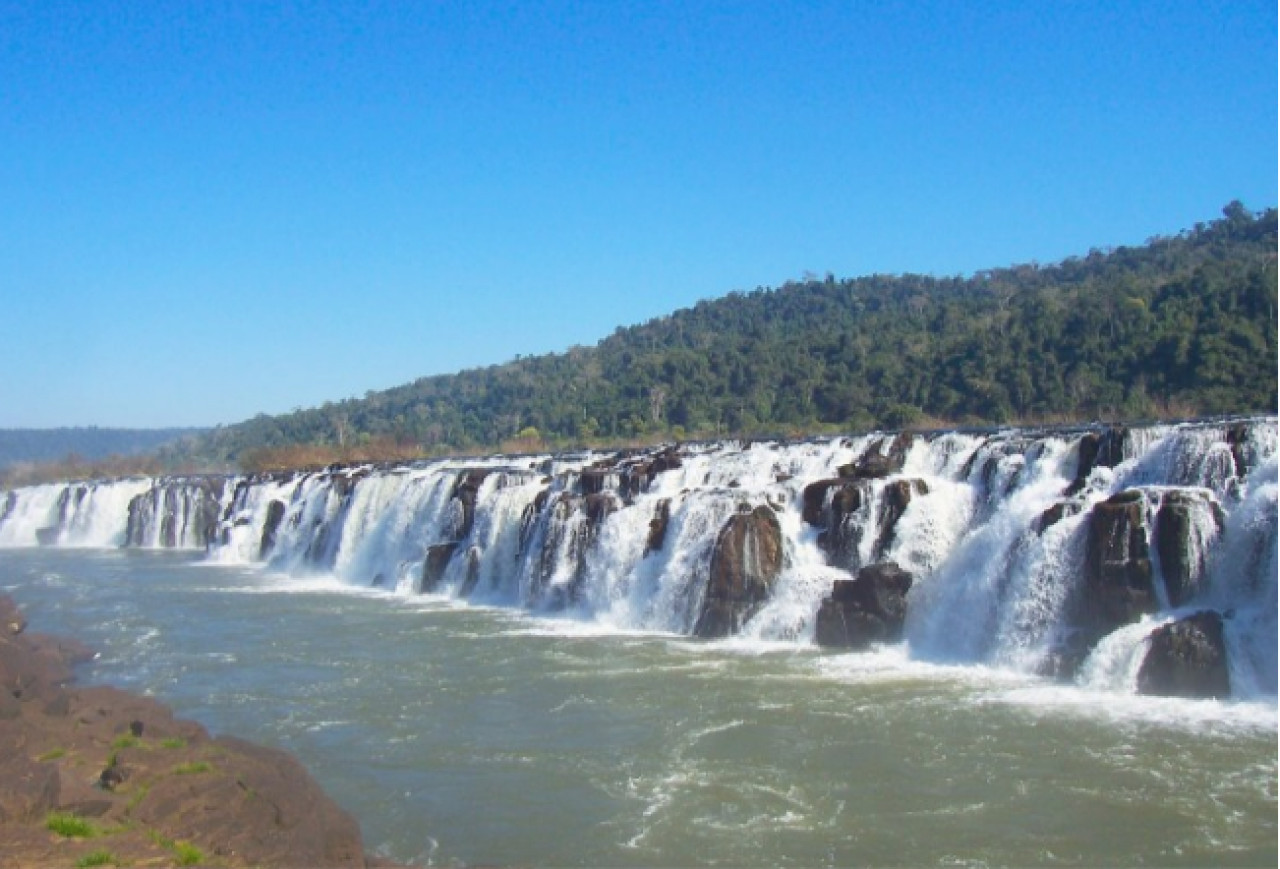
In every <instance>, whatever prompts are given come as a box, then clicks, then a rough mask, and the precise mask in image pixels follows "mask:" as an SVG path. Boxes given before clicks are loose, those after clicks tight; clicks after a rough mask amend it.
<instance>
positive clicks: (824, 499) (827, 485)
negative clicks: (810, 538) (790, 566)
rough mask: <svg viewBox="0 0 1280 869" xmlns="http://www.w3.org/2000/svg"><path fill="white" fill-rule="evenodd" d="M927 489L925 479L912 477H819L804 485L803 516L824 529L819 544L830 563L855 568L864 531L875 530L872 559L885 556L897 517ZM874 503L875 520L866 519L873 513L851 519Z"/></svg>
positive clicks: (893, 533) (891, 540)
mask: <svg viewBox="0 0 1280 869" xmlns="http://www.w3.org/2000/svg"><path fill="white" fill-rule="evenodd" d="M877 488H878V489H879V491H878V492H877V491H876V489H877ZM928 491H929V487H928V486H927V485H926V484H925V482H924V480H919V479H912V478H899V479H895V480H889V481H888V482H885V483H879V482H875V481H873V480H869V479H864V480H857V481H850V480H847V479H828V480H818V481H817V482H815V483H810V484H809V485H808V486H806V487H805V488H804V491H803V494H802V496H801V498H802V504H803V511H804V512H803V518H804V520H805V521H806V522H808V523H809V524H810V525H813V526H816V527H818V528H821V529H822V532H821V533H820V534H819V535H818V545H819V546H820V547H821V548H822V549H823V551H824V552H826V553H827V554H828V556H829V557H830V561H831V563H833V564H836V565H839V566H841V567H847V568H850V569H853V568H856V567H858V566H859V564H858V558H859V555H858V552H859V550H860V548H861V547H862V540H863V535H864V534H866V533H868V532H871V533H875V535H876V538H875V542H874V543H873V544H872V546H871V560H872V561H873V562H874V561H878V560H880V559H881V558H883V557H884V555H885V553H887V552H888V551H889V549H890V547H892V546H893V543H894V540H895V534H896V530H897V525H898V521H899V520H900V519H901V518H902V514H903V513H905V512H906V510H907V506H908V505H909V504H910V503H911V501H912V500H913V499H914V498H916V497H917V496H919V495H924V494H927V493H928ZM872 503H875V504H877V505H878V506H877V510H876V515H875V521H874V523H872V522H870V521H866V520H867V519H869V518H870V517H865V518H864V521H863V522H860V523H859V522H854V521H851V520H852V519H853V517H854V516H855V514H857V513H858V512H859V511H861V510H863V509H864V507H866V505H868V504H872Z"/></svg>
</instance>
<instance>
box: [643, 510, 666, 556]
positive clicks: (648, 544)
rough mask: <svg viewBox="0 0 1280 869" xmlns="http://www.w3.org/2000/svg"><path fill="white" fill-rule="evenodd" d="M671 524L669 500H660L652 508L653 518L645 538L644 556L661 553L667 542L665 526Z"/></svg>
mask: <svg viewBox="0 0 1280 869" xmlns="http://www.w3.org/2000/svg"><path fill="white" fill-rule="evenodd" d="M669 524H671V499H670V498H662V499H659V501H658V503H657V504H656V505H655V506H654V508H653V518H652V519H650V520H649V536H648V537H647V538H645V542H644V554H645V555H649V554H650V553H652V552H660V551H662V546H663V544H665V543H666V541H667V526H668V525H669Z"/></svg>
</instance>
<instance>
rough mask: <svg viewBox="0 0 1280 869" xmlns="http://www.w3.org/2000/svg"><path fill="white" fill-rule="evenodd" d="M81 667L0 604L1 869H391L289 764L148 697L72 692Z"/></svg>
mask: <svg viewBox="0 0 1280 869" xmlns="http://www.w3.org/2000/svg"><path fill="white" fill-rule="evenodd" d="M87 657H88V650H87V649H85V648H84V647H83V646H80V645H79V644H77V643H74V642H70V641H65V640H58V639H55V638H52V637H45V636H40V635H37V634H29V633H26V632H25V621H24V620H23V619H22V616H21V614H20V613H19V611H18V610H17V608H16V607H15V606H14V604H13V601H11V600H10V599H9V598H7V597H2V596H0V843H2V844H0V867H11V866H12V867H18V866H22V867H26V866H48V865H58V866H73V865H76V864H77V863H78V862H80V861H83V860H86V858H89V855H91V854H93V855H99V857H100V856H101V855H104V854H105V855H109V857H110V858H111V860H110V862H109V863H107V865H125V864H128V865H133V866H172V865H207V866H228V867H240V866H352V867H364V866H369V865H387V864H385V863H381V864H379V863H377V862H376V861H373V862H371V860H370V858H368V857H366V855H365V854H364V846H363V843H362V840H361V836H360V829H359V827H358V825H357V824H356V822H355V819H354V818H352V817H351V815H349V814H348V813H347V812H345V811H343V810H342V809H341V808H339V807H338V806H337V804H335V803H334V802H333V801H332V800H331V799H329V797H328V796H326V795H325V793H324V791H323V790H321V788H320V786H319V785H318V784H317V783H316V781H315V780H314V779H313V778H311V776H310V775H309V774H308V773H307V771H306V770H305V769H303V767H302V765H301V764H299V763H298V761H297V760H295V759H294V758H293V756H292V755H290V754H288V753H287V752H284V751H281V750H279V749H273V748H266V747H263V746H258V745H253V744H251V743H248V742H244V741H243V740H239V739H235V738H232V737H225V736H224V737H218V738H216V739H215V738H212V737H210V735H209V733H208V731H206V730H205V729H204V728H203V727H201V726H200V725H199V724H196V723H194V722H191V721H183V720H180V719H176V718H174V716H173V713H172V712H171V711H170V710H169V709H168V708H167V707H165V706H163V705H161V704H160V703H158V702H156V701H154V700H152V699H149V698H146V697H138V696H135V695H132V694H129V693H126V692H124V691H120V690H118V689H115V688H110V687H69V685H68V683H69V682H70V681H71V665H72V664H73V663H75V662H76V661H77V660H84V659H86V658H87ZM58 819H61V821H59V820H58ZM77 826H78V827H80V830H78V831H77V830H74V828H75V827H77ZM70 832H80V833H85V832H87V833H88V834H89V835H68V833H70Z"/></svg>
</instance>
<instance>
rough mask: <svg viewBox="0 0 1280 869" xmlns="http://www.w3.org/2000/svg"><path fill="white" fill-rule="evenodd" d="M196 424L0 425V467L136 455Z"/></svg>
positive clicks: (183, 434)
mask: <svg viewBox="0 0 1280 869" xmlns="http://www.w3.org/2000/svg"><path fill="white" fill-rule="evenodd" d="M203 432H204V429H198V428H162V429H133V428H97V427H95V426H90V427H87V428H46V429H38V428H16V429H0V468H6V467H9V466H11V465H15V464H18V463H19V462H51V461H58V460H60V459H65V458H66V457H68V456H70V455H74V456H76V457H78V458H80V459H87V460H93V459H102V458H106V457H107V456H136V455H140V454H142V453H147V452H150V451H151V450H154V449H156V448H157V447H160V446H163V445H165V444H169V443H172V442H174V441H176V440H178V439H179V438H182V437H187V436H189V435H198V434H202V433H203Z"/></svg>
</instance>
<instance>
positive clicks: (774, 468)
mask: <svg viewBox="0 0 1280 869" xmlns="http://www.w3.org/2000/svg"><path fill="white" fill-rule="evenodd" d="M1276 467H1277V465H1276V425H1275V420H1274V419H1270V418H1267V419H1254V420H1244V421H1232V422H1229V423H1223V424H1195V425H1188V426H1173V427H1169V426H1165V427H1154V428H1148V429H1133V430H1128V429H1125V430H1098V431H1083V430H1082V431H1075V432H1049V433H1024V432H1016V431H1007V432H993V433H973V434H968V433H965V434H960V433H953V434H939V435H932V436H927V437H917V438H914V439H912V438H905V439H904V438H894V437H892V436H887V437H882V436H879V435H868V436H866V437H862V438H848V439H832V440H830V441H824V442H812V443H805V444H712V445H702V446H698V447H691V448H685V449H684V450H682V451H680V452H679V453H676V452H674V451H651V452H649V453H646V454H640V455H637V456H599V455H589V454H588V455H582V456H572V457H550V456H546V457H514V458H513V457H496V458H492V459H485V460H474V461H471V460H469V461H467V462H450V461H441V462H431V463H423V464H418V465H413V466H406V467H398V468H375V467H370V468H352V469H336V470H331V471H328V472H323V473H315V474H289V475H280V476H274V477H255V478H248V477H245V478H234V477H233V478H192V479H185V480H183V479H178V480H163V479H162V480H133V481H119V482H111V483H101V484H87V485H84V484H77V485H68V486H61V485H54V486H42V487H33V488H30V489H24V490H17V491H15V492H12V493H8V494H7V495H6V496H5V500H4V503H3V505H0V508H2V510H3V513H2V514H0V547H3V548H4V551H3V552H0V587H2V588H3V589H4V590H6V591H8V592H9V593H11V594H13V595H14V596H15V597H16V598H17V599H18V600H19V602H20V603H22V604H24V605H25V606H26V607H27V609H28V611H29V613H30V616H31V618H32V622H33V624H34V626H35V627H36V628H37V629H44V630H49V631H56V632H65V633H71V634H75V635H78V636H81V637H83V638H84V639H85V640H86V641H88V642H90V643H91V644H93V645H94V646H95V647H96V648H99V649H101V650H102V656H101V657H100V659H99V660H98V661H96V662H95V663H94V664H93V665H92V666H91V667H89V668H88V669H89V672H88V673H87V674H86V675H87V676H88V677H89V678H93V679H101V680H107V681H110V682H113V683H117V684H122V685H124V686H126V687H131V688H134V689H138V690H143V691H147V692H151V693H154V694H156V695H158V696H159V697H161V698H162V699H164V700H166V701H168V702H170V703H171V704H172V705H173V706H175V707H176V708H177V710H178V711H179V712H180V713H182V714H184V715H186V716H189V717H194V718H196V719H198V720H200V721H202V722H203V723H205V724H206V725H208V726H209V727H210V728H211V729H213V730H215V731H218V732H233V733H236V734H239V735H243V736H246V737H249V738H253V739H257V740H259V741H262V742H266V743H270V744H274V745H279V746H283V747H285V748H288V749H290V750H292V751H294V752H295V753H297V754H298V755H299V756H300V757H301V759H302V760H303V761H304V762H305V763H306V764H307V765H308V767H309V768H310V769H312V770H313V771H314V772H315V774H316V775H317V777H318V778H319V779H320V780H321V781H322V783H323V784H324V785H325V787H326V788H327V789H328V790H329V791H330V792H331V793H332V794H333V795H334V796H335V798H336V799H337V800H338V801H339V802H340V803H342V804H343V805H344V806H346V807H347V808H349V809H350V810H352V811H353V812H354V813H355V814H356V815H357V816H358V817H359V818H360V820H361V823H362V826H363V828H364V830H365V834H366V839H367V841H368V843H369V845H370V846H371V847H372V848H375V849H377V850H379V851H382V852H384V853H386V854H388V855H390V856H392V857H395V858H398V859H401V860H408V861H417V862H432V863H436V864H449V863H455V862H465V863H496V864H524V865H559V864H573V865H687V864H694V863H698V864H702V863H707V864H728V865H744V864H746V865H760V864H768V865H883V864H899V865H901V864H906V865H923V864H934V865H936V864H948V865H952V864H964V865H983V864H987V865H1008V864H1088V865H1095V864H1131V865H1132V864H1147V865H1151V864H1158V865H1192V864H1201V865H1203V864H1212V865H1267V866H1270V865H1274V864H1275V862H1276V836H1277V825H1276V813H1277V800H1276V789H1277V784H1276V760H1277V755H1276V728H1277V715H1276V585H1277V566H1276V563H1277V562H1276V524H1277V520H1276V502H1277V492H1276V490H1277V484H1276V473H1277V471H1276ZM761 508H764V514H763V515H764V516H765V517H766V518H767V517H769V516H773V517H775V519H773V520H770V521H768V522H763V520H761V521H762V522H763V525H762V526H761V527H765V530H764V531H760V530H758V529H757V530H753V531H751V532H750V533H749V534H748V535H747V538H746V539H747V540H748V544H743V546H744V548H743V549H742V552H741V553H739V556H740V557H738V559H737V561H734V559H733V558H730V557H728V556H727V555H726V554H725V552H726V551H727V550H728V549H729V548H731V547H730V545H729V544H728V543H726V541H727V540H729V539H731V538H732V535H730V534H728V532H727V529H729V528H730V526H734V524H735V523H737V522H740V521H742V520H741V517H743V516H748V515H750V516H758V515H759V514H760V512H761ZM752 521H755V520H752ZM775 523H776V524H775ZM770 525H772V526H774V527H775V529H776V530H775V531H774V532H773V533H774V534H775V535H776V539H775V544H774V545H775V548H776V549H777V551H778V559H779V561H778V565H779V566H778V575H777V576H776V577H774V578H773V579H772V580H771V582H772V585H771V586H770V590H769V592H768V597H767V599H766V600H763V601H758V602H756V603H753V604H752V605H751V606H749V607H747V608H745V609H743V610H742V611H741V612H740V613H738V614H736V615H735V616H734V618H735V619H738V617H739V615H740V617H741V618H740V623H738V622H737V621H735V622H734V624H733V631H734V635H733V636H731V637H729V638H727V639H719V640H713V641H707V640H703V639H697V638H695V637H693V636H691V634H694V633H696V632H697V631H698V627H697V626H698V625H699V624H701V623H702V621H701V619H700V613H705V611H706V608H707V606H708V601H709V600H710V598H711V595H712V592H711V591H710V590H709V588H710V587H711V586H712V585H714V583H715V581H716V580H715V577H716V576H717V575H718V573H717V571H723V569H724V568H723V564H726V563H735V564H739V568H736V569H740V570H741V571H743V572H744V573H745V574H752V575H754V574H756V573H761V572H763V571H764V568H762V567H761V564H763V563H764V562H766V561H768V557H767V553H768V550H769V546H770V544H769V543H768V542H767V541H765V542H763V543H762V542H761V540H762V539H764V536H766V532H767V527H766V526H770ZM751 534H755V535H757V537H756V538H752V537H751V536H750V535H751ZM753 540H754V542H751V541H753ZM37 544H41V545H40V546H37ZM717 561H719V562H721V565H722V566H721V567H720V568H717V567H716V566H715V564H716V562H717ZM885 562H893V563H894V564H896V565H900V566H901V567H902V568H903V569H905V570H907V571H909V573H910V574H911V575H912V576H913V577H914V580H915V581H914V585H913V586H912V587H911V588H910V592H909V594H908V595H907V598H906V602H907V613H906V620H905V623H904V624H903V625H902V627H901V640H898V641H894V642H889V643H887V644H874V645H873V646H872V647H871V649H870V650H869V651H862V652H842V651H835V650H825V651H824V650H821V649H819V648H818V647H817V646H816V645H815V643H814V639H815V614H816V613H818V611H819V609H820V607H822V606H825V604H823V600H824V598H825V597H826V596H827V595H828V594H830V593H831V590H832V588H833V585H832V583H833V581H835V580H840V579H846V580H847V579H848V578H850V577H852V576H854V575H856V574H858V573H859V571H860V570H861V569H862V568H864V567H867V566H869V565H872V566H874V565H877V564H882V563H885ZM753 572H754V573H753ZM1108 595H1110V597H1107V596H1108ZM1117 595H1119V596H1117ZM1104 598H1105V601H1107V603H1106V606H1102V605H1100V604H1098V603H1097V600H1100V599H1104ZM1117 601H1119V602H1121V603H1122V604H1123V606H1120V605H1119V604H1118V603H1117ZM1118 607H1119V608H1118ZM1203 612H1210V613H1213V614H1215V615H1214V617H1215V618H1217V619H1218V620H1219V622H1218V623H1219V624H1221V625H1222V634H1223V639H1222V642H1223V644H1224V645H1223V647H1222V649H1221V651H1222V654H1223V655H1225V656H1226V660H1227V662H1228V665H1227V669H1229V682H1230V687H1229V693H1228V694H1227V695H1225V696H1223V697H1222V698H1221V699H1216V700H1209V699H1201V700H1195V699H1175V698H1164V697H1152V696H1141V694H1140V693H1139V691H1140V682H1141V679H1140V670H1141V669H1142V668H1143V667H1144V666H1145V665H1144V660H1145V659H1146V657H1147V656H1148V649H1149V648H1150V647H1152V646H1153V643H1154V640H1153V638H1154V637H1155V636H1156V635H1157V634H1158V633H1159V632H1160V631H1161V630H1163V627H1162V626H1167V625H1170V624H1171V623H1173V622H1178V621H1180V620H1184V619H1187V618H1189V617H1191V616H1193V615H1194V614H1196V613H1203ZM1223 674H1224V676H1223V678H1225V674H1226V670H1223Z"/></svg>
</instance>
